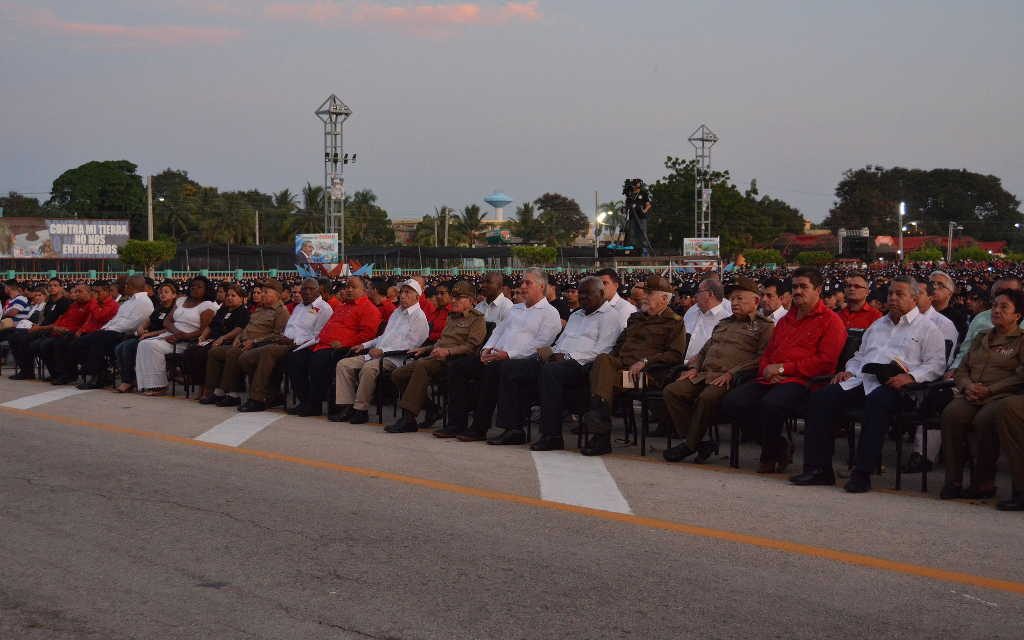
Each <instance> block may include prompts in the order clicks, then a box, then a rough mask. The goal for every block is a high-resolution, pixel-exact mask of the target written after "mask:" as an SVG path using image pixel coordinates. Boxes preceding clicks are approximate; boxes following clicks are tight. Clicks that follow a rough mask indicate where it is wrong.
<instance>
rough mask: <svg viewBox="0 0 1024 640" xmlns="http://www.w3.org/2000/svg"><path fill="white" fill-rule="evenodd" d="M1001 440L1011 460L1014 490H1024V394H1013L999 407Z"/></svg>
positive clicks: (998, 426)
mask: <svg viewBox="0 0 1024 640" xmlns="http://www.w3.org/2000/svg"><path fill="white" fill-rule="evenodd" d="M996 425H997V428H998V429H999V442H1000V444H1001V445H1002V447H1003V451H1005V452H1006V459H1007V460H1008V461H1009V462H1010V473H1011V475H1013V489H1014V491H1024V396H1011V397H1009V398H1007V399H1006V400H1004V401H1003V402H1002V403H1001V404H1000V407H999V415H998V416H997V417H996Z"/></svg>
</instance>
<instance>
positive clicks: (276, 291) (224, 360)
mask: <svg viewBox="0 0 1024 640" xmlns="http://www.w3.org/2000/svg"><path fill="white" fill-rule="evenodd" d="M259 287H260V288H261V289H262V291H263V295H262V297H261V300H260V306H259V308H258V309H256V310H255V311H253V312H252V313H251V314H250V315H249V324H247V325H246V326H245V328H244V329H242V333H240V334H238V337H236V338H235V340H234V342H233V343H232V344H231V345H230V346H229V345H221V346H219V347H214V348H212V349H210V355H209V356H208V357H207V359H206V385H207V387H208V388H212V389H213V390H214V391H213V393H211V394H210V395H208V396H206V397H204V398H201V399H200V400H199V403H200V404H216V405H217V406H219V407H235V406H238V405H240V404H241V403H242V399H241V397H240V394H241V392H242V368H241V365H239V364H238V360H239V358H240V357H241V356H242V355H243V354H244V353H246V352H248V351H251V350H253V349H258V348H260V347H262V346H265V345H271V344H275V343H277V342H280V341H281V340H283V339H284V327H285V325H287V324H288V309H286V308H285V306H284V304H282V302H281V294H282V293H283V292H284V287H282V286H281V283H280V282H278V281H277V280H263V281H262V282H260V283H259Z"/></svg>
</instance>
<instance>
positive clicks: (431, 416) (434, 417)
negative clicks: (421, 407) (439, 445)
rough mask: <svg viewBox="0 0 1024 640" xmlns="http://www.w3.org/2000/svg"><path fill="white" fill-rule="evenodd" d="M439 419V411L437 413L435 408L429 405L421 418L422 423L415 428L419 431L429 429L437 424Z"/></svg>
mask: <svg viewBox="0 0 1024 640" xmlns="http://www.w3.org/2000/svg"><path fill="white" fill-rule="evenodd" d="M440 418H441V413H440V411H438V409H437V407H436V406H434V405H430V406H429V407H427V412H426V414H424V416H423V422H421V423H419V424H418V425H416V427H417V428H419V429H429V428H430V427H432V426H434V423H435V422H437V421H438V420H439V419H440Z"/></svg>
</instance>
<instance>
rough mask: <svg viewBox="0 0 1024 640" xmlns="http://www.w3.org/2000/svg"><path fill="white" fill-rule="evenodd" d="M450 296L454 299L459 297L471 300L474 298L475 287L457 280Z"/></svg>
mask: <svg viewBox="0 0 1024 640" xmlns="http://www.w3.org/2000/svg"><path fill="white" fill-rule="evenodd" d="M452 296H453V297H456V298H458V297H460V296H465V297H467V298H472V297H474V296H476V287H474V286H473V285H471V284H469V283H468V282H466V281H465V280H459V281H458V282H456V283H455V284H454V285H453V286H452Z"/></svg>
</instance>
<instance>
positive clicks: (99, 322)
mask: <svg viewBox="0 0 1024 640" xmlns="http://www.w3.org/2000/svg"><path fill="white" fill-rule="evenodd" d="M92 302H93V304H94V305H95V307H94V308H93V309H92V310H91V311H90V313H89V317H88V319H86V321H85V323H84V324H82V327H81V328H80V329H79V330H78V333H81V334H86V333H92V332H93V331H99V330H100V329H102V328H103V325H105V324H107V323H108V322H110V320H111V319H112V318H113V317H114V316H115V315H117V308H118V307H119V306H121V305H119V304H117V302H115V301H114V299H113V298H108V299H107V301H106V302H100V301H99V300H93V301H92Z"/></svg>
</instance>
